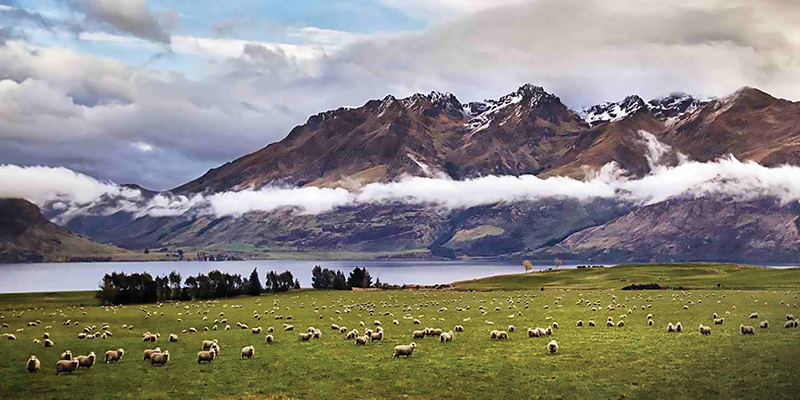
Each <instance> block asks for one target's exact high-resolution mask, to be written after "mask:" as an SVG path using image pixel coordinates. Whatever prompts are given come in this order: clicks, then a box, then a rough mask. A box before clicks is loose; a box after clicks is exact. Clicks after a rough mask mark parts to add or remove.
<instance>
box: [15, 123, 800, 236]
mask: <svg viewBox="0 0 800 400" xmlns="http://www.w3.org/2000/svg"><path fill="white" fill-rule="evenodd" d="M640 133H641V135H642V141H643V143H644V144H645V145H646V146H647V148H648V154H647V159H648V162H649V163H650V167H651V170H652V172H651V173H650V174H648V175H647V176H645V177H642V178H630V177H629V176H628V174H627V173H626V171H624V170H622V169H620V168H619V167H618V165H617V164H616V163H609V164H607V165H605V166H603V168H601V169H600V171H598V172H596V173H594V174H593V175H592V176H589V177H587V178H586V179H584V180H577V179H572V178H565V177H550V178H546V179H541V178H538V177H536V176H533V175H522V176H518V177H517V176H485V177H480V178H474V179H468V180H463V181H454V180H450V179H445V178H423V177H409V178H407V179H403V180H401V181H398V182H392V183H373V184H369V185H366V186H365V187H363V188H362V189H361V190H360V191H356V192H351V191H348V190H345V189H342V188H335V189H334V188H317V187H304V188H282V187H267V188H263V189H260V190H243V191H238V192H224V193H215V194H211V195H199V194H198V195H195V196H193V197H187V196H176V195H172V194H169V193H159V194H156V195H149V196H148V195H145V194H144V193H142V192H141V191H140V190H138V189H134V188H130V187H125V186H119V185H116V184H114V183H112V182H102V181H99V180H97V179H94V178H92V177H90V176H87V175H83V174H80V173H77V172H74V171H71V170H69V169H66V168H52V167H41V166H33V167H21V166H16V165H0V198H11V197H14V198H25V199H28V200H30V201H32V202H34V203H36V204H38V205H40V206H42V207H48V208H50V209H52V210H55V211H56V214H57V217H56V218H55V220H56V222H59V223H66V222H67V221H69V219H71V218H73V217H75V216H78V215H110V214H113V213H116V212H118V211H125V212H129V213H132V214H133V215H134V216H135V217H142V216H151V217H170V216H179V215H183V214H187V213H196V214H203V215H214V216H217V217H222V216H241V215H243V214H245V213H248V212H252V211H273V210H276V209H279V208H293V209H295V210H296V211H297V212H300V213H305V214H320V213H325V212H329V211H332V210H335V209H336V208H337V207H342V206H355V205H360V204H380V203H386V202H403V203H408V204H431V205H436V206H438V207H443V208H446V209H457V208H468V207H474V206H479V205H488V204H494V203H499V202H515V201H525V200H537V199H542V198H553V197H564V198H574V199H579V200H590V199H593V198H617V199H619V200H620V201H626V202H631V203H635V204H653V203H658V202H661V201H664V200H667V199H670V198H675V197H679V196H694V197H701V196H717V195H720V196H725V197H727V198H733V199H735V200H750V199H754V198H757V197H776V198H779V199H780V200H781V201H783V202H784V203H786V202H791V201H798V200H800V167H795V166H788V165H785V166H780V167H775V168H768V167H764V166H762V165H759V164H757V163H755V162H749V161H748V162H742V161H739V160H737V159H736V158H734V157H733V156H727V157H723V158H720V159H718V160H717V161H713V162H697V161H690V160H688V159H687V158H686V157H685V156H683V155H682V154H680V153H677V159H678V160H679V162H678V164H677V165H672V166H670V165H664V164H663V163H662V159H663V158H664V156H665V155H666V154H668V153H670V152H671V151H672V149H671V148H670V147H669V146H667V145H665V144H662V143H660V142H658V140H657V139H656V138H655V137H654V136H653V135H651V134H649V133H647V132H644V131H643V132H640Z"/></svg>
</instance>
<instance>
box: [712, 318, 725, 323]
mask: <svg viewBox="0 0 800 400" xmlns="http://www.w3.org/2000/svg"><path fill="white" fill-rule="evenodd" d="M724 322H725V318H714V325H722V324H723V323H724Z"/></svg>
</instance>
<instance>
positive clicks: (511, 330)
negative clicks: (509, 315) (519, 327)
mask: <svg viewBox="0 0 800 400" xmlns="http://www.w3.org/2000/svg"><path fill="white" fill-rule="evenodd" d="M514 329H516V328H514V325H509V326H508V331H509V332H512V333H513V332H514Z"/></svg>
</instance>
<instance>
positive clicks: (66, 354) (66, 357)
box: [59, 350, 72, 361]
mask: <svg viewBox="0 0 800 400" xmlns="http://www.w3.org/2000/svg"><path fill="white" fill-rule="evenodd" d="M59 360H67V361H69V360H72V353H71V352H70V351H69V350H67V351H65V352H63V353H61V358H59Z"/></svg>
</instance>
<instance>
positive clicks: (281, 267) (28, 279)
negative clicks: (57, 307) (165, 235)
mask: <svg viewBox="0 0 800 400" xmlns="http://www.w3.org/2000/svg"><path fill="white" fill-rule="evenodd" d="M315 265H320V266H322V267H323V268H329V269H333V270H337V269H340V270H342V272H344V273H345V275H347V274H349V273H350V271H351V270H352V269H353V268H355V267H357V266H358V267H367V269H368V270H369V272H370V274H371V275H372V278H373V281H374V280H375V279H376V278H380V280H381V282H386V283H389V284H397V285H403V284H414V285H435V284H443V283H451V282H455V281H463V280H469V279H475V278H483V277H487V276H492V275H501V274H515V273H521V272H523V267H522V264H521V263H520V262H517V261H304V260H253V261H216V262H202V261H162V262H104V263H96V262H95V263H48V264H0V293H19V292H55V291H73V290H95V289H97V288H98V285H99V284H100V281H101V280H102V279H103V275H105V274H106V273H110V272H113V271H117V272H126V273H133V272H149V273H150V274H151V275H153V276H154V277H155V276H156V275H166V274H169V272H170V271H172V270H176V271H178V272H179V273H180V274H181V276H182V277H183V278H184V279H186V278H187V277H188V276H190V275H197V274H199V273H204V274H206V273H208V272H209V271H212V270H215V269H218V270H220V271H223V272H227V273H234V274H240V275H242V277H244V278H246V277H249V276H250V272H252V271H253V268H258V273H259V277H260V278H261V280H262V283H263V281H264V278H265V277H266V275H267V273H268V272H269V271H271V270H274V271H276V272H283V271H286V270H289V271H291V272H292V275H294V277H295V278H298V279H300V285H301V286H302V287H311V269H312V268H314V266H315ZM551 267H552V265H545V264H540V265H534V269H547V268H551ZM574 267H575V266H574V265H573V266H567V265H565V266H562V268H574Z"/></svg>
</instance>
